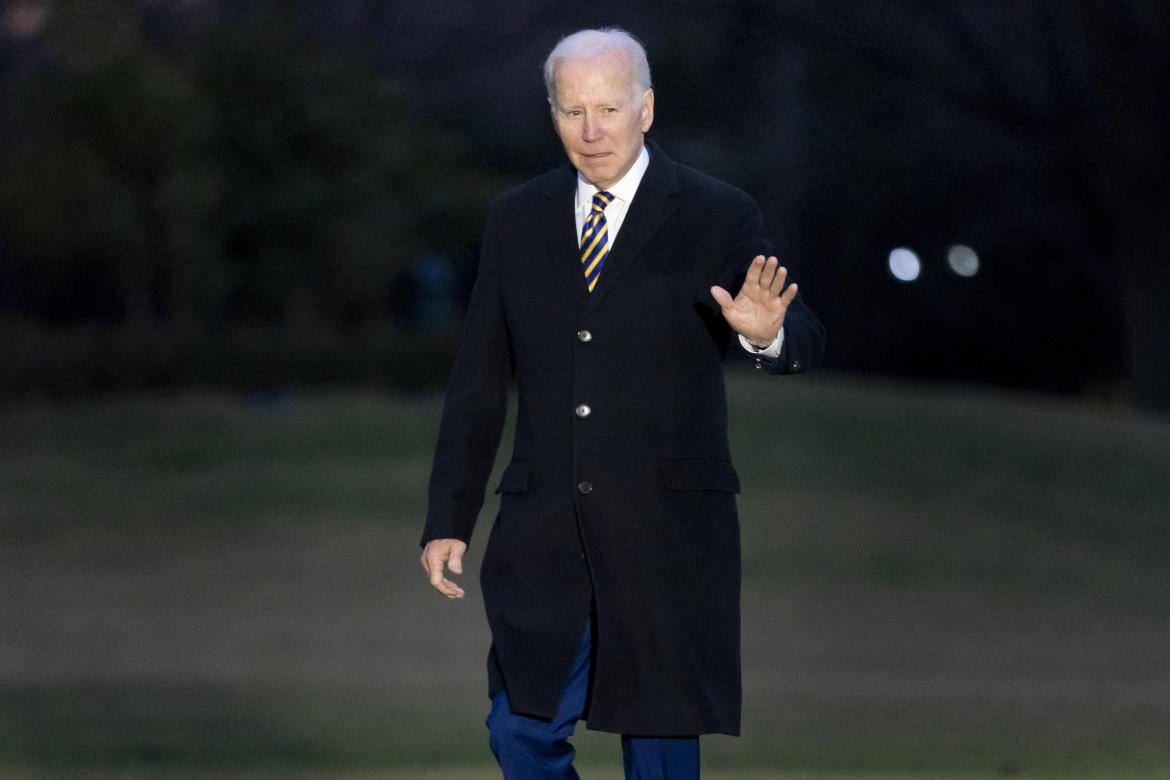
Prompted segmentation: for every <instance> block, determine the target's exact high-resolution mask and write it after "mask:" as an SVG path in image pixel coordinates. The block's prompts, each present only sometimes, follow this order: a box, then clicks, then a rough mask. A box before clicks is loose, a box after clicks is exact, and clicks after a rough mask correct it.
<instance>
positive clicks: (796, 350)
mask: <svg viewBox="0 0 1170 780" xmlns="http://www.w3.org/2000/svg"><path fill="white" fill-rule="evenodd" d="M741 195H742V200H743V203H742V204H740V207H739V208H738V209H737V210H736V214H737V217H736V219H735V220H733V221H732V223H731V227H730V229H729V231H728V234H727V235H728V241H727V243H726V246H727V247H728V249H727V251H726V252H725V253H724V254H723V260H722V263H721V265H720V269H719V280H720V281H719V285H720V286H722V287H723V288H724V289H725V290H727V291H728V292H730V293H731V294H732V295H735V294H736V293H738V292H739V288H740V287H741V286H742V285H743V280H744V277H745V276H746V275H747V269H748V266H749V265H751V262H752V258H754V257H755V256H756V255H764V256H767V255H768V254H769V252H771V244H770V243H769V242H768V240H767V239H765V238H764V236H763V230H764V218H763V216H762V215H761V214H760V208H759V206H757V205H756V202H755V201H754V200H752V199H751V198H750V197H748V196H747V195H744V194H742V193H741ZM780 261H781V263H783V262H784V258H780ZM792 281H795V280H793V279H792V278H791V277H789V282H792ZM803 296H804V293H803V291H798V292H797V295H796V298H795V299H794V300H793V301H792V305H791V306H789V307H788V312H787V313H786V314H785V315H784V343H783V345H782V346H781V349H780V354H779V355H778V356H777V357H771V358H770V357H762V356H757V355H754V354H752V353H750V352H748V351H747V350H745V349H744V348H743V347H742V346H740V344H739V339H738V338H736V337H735V335H734V332H732V333H731V343H730V345H729V349H731V350H732V352H733V353H735V354H737V355H740V356H741V357H742V359H744V360H748V361H750V362H752V363H754V364H756V365H758V366H760V367H761V368H763V369H766V370H767V371H768V373H770V374H796V373H800V372H802V371H808V370H809V369H812V368H815V367H816V366H817V365H818V364H820V362H821V357H822V356H823V355H824V352H825V326H824V325H822V324H821V321H820V319H818V318H817V315H816V314H815V313H813V310H812V309H811V308H809V306H808V305H807V304H806V303H805V302H804V299H803ZM729 330H730V329H729Z"/></svg>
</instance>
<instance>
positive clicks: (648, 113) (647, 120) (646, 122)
mask: <svg viewBox="0 0 1170 780" xmlns="http://www.w3.org/2000/svg"><path fill="white" fill-rule="evenodd" d="M652 124H654V90H653V88H651V89H648V90H646V92H645V94H643V95H642V132H643V133H644V132H646V131H647V130H649V129H650V125H652Z"/></svg>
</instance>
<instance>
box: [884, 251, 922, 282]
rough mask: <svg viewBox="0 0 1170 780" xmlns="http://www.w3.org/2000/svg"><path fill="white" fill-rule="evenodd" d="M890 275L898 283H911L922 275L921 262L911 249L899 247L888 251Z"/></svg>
mask: <svg viewBox="0 0 1170 780" xmlns="http://www.w3.org/2000/svg"><path fill="white" fill-rule="evenodd" d="M890 273H891V274H893V275H894V278H895V279H897V280H898V281H899V282H912V281H914V280H915V279H917V278H918V275H919V274H920V273H922V261H921V260H919V259H918V254H917V253H916V252H915V251H914V250H913V249H907V248H906V247H904V246H900V247H898V248H897V249H893V250H890Z"/></svg>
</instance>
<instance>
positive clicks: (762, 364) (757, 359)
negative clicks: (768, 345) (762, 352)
mask: <svg viewBox="0 0 1170 780" xmlns="http://www.w3.org/2000/svg"><path fill="white" fill-rule="evenodd" d="M763 367H764V361H762V360H760V359H759V358H756V368H763Z"/></svg>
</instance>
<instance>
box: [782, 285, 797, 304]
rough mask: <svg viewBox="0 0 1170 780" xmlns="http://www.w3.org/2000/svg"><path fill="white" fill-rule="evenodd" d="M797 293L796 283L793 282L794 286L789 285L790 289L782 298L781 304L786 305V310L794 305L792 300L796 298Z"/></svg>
mask: <svg viewBox="0 0 1170 780" xmlns="http://www.w3.org/2000/svg"><path fill="white" fill-rule="evenodd" d="M796 292H797V287H796V283H795V282H793V283H792V284H790V285H788V289H787V290H785V291H784V294H783V295H781V296H780V302H781V303H783V304H784V307H785V308H787V307H788V305H789V304H790V303H792V300H793V299H794V298H795V297H796Z"/></svg>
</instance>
